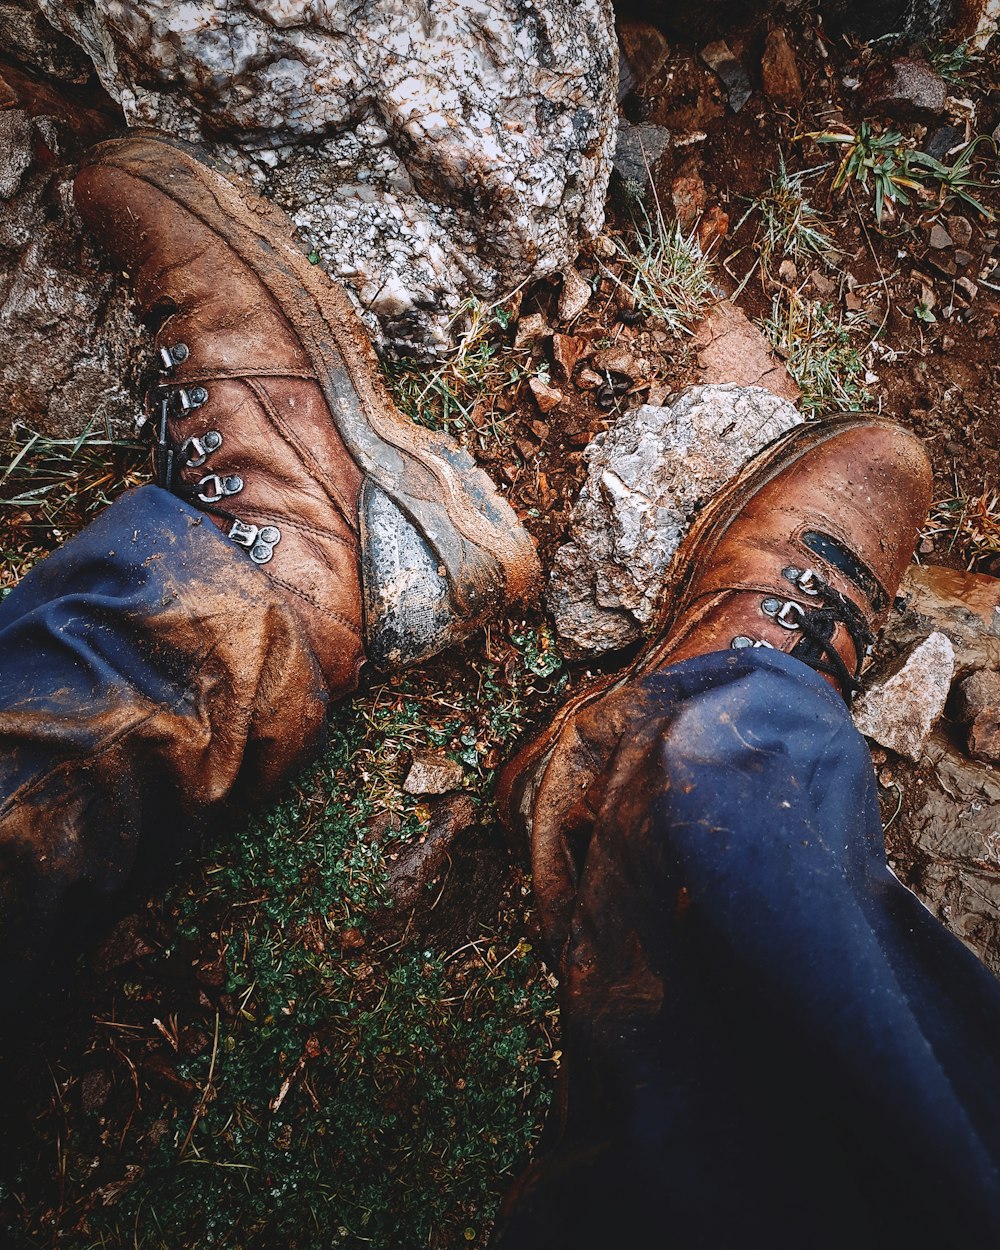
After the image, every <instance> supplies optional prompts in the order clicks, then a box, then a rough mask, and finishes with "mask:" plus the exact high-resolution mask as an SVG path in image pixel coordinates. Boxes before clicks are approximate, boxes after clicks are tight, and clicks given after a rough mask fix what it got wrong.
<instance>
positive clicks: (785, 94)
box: [760, 26, 802, 106]
mask: <svg viewBox="0 0 1000 1250" xmlns="http://www.w3.org/2000/svg"><path fill="white" fill-rule="evenodd" d="M760 73H761V79H762V81H763V84H764V94H765V95H766V96H767V97H768V99H769V100H773V101H774V103H775V104H778V105H786V106H787V105H791V104H798V103H799V102H800V101H801V99H802V76H801V74H800V73H799V67H798V64H797V63H796V60H795V53H794V52H793V50H792V45H791V44H790V43H789V42H788V36H787V35H786V34H785V32H784V31H783V30H782V29H781V27H780V26H776V27H775V28H774V29H773V30H772V31H771V32H770V34H769V35H768V36H767V39H766V40H765V41H764V54H763V56H762V57H761V60H760Z"/></svg>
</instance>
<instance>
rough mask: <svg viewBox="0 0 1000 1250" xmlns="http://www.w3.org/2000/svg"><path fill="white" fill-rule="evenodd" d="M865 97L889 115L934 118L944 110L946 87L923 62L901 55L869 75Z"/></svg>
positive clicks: (870, 104)
mask: <svg viewBox="0 0 1000 1250" xmlns="http://www.w3.org/2000/svg"><path fill="white" fill-rule="evenodd" d="M865 98H866V100H867V102H868V104H869V106H875V107H878V108H881V109H885V110H886V111H887V112H889V113H890V114H891V115H892V117H893V118H921V117H924V118H926V117H937V116H940V114H941V113H943V112H944V109H945V103H946V101H947V98H948V88H947V86H946V85H945V82H944V79H943V78H942V77H941V76H940V74H938V73H936V72H935V71H934V70H933V69H932V68H931V67H930V66H929V65H928V64H927V62H926V61H920V60H917V59H916V58H914V57H909V56H901V57H897V58H896V59H895V60H894V61H893V62H892V64H891V65H888V66H882V67H880V68H878V69H876V70H874V71H873V72H872V73H871V74H869V76H868V78H867V80H866V83H865Z"/></svg>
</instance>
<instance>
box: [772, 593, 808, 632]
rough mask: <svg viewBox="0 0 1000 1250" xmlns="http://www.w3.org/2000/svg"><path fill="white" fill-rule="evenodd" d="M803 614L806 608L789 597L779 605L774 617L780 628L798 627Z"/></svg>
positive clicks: (803, 616)
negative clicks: (779, 607)
mask: <svg viewBox="0 0 1000 1250" xmlns="http://www.w3.org/2000/svg"><path fill="white" fill-rule="evenodd" d="M805 614H806V610H805V608H804V607H803V606H802V604H801V603H796V602H795V600H794V599H789V600H788V601H787V602H786V603H783V604H782V605H781V611H780V612H778V613H777V614H776V615H775V618H774V619H775V620H776V621H777V622H778V624H779V625H780V626H781V628H782V629H799V628H800V625H801V622H802V620H803V619H804V618H805Z"/></svg>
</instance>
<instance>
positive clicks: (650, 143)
mask: <svg viewBox="0 0 1000 1250" xmlns="http://www.w3.org/2000/svg"><path fill="white" fill-rule="evenodd" d="M669 147H670V131H669V130H667V129H666V127H665V126H648V125H645V124H643V125H640V126H630V125H629V124H628V123H627V122H621V123H619V126H618V141H617V144H616V146H615V155H614V162H613V164H614V168H615V171H616V172H617V174H618V176H619V177H620V178H622V179H624V181H625V182H634V183H638V184H639V186H640V187H644V186H645V185H646V183H647V182H648V181H649V177H650V174H651V173H652V172H653V171H654V170H655V169H656V166H657V165H658V164H659V161H660V157H661V156H663V154H664V152H666V150H667V149H668V148H669Z"/></svg>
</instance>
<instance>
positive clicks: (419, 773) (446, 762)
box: [403, 751, 464, 794]
mask: <svg viewBox="0 0 1000 1250" xmlns="http://www.w3.org/2000/svg"><path fill="white" fill-rule="evenodd" d="M463 776H464V773H463V770H462V765H461V764H459V763H458V762H457V761H456V760H453V759H449V757H448V756H447V755H445V753H444V752H443V751H414V752H413V763H412V764H411V765H410V771H409V772H408V773H407V774H406V780H405V781H404V782H403V790H404V791H405V793H406V794H447V793H448V791H449V790H457V789H459V788H460V786H461V784H462V777H463Z"/></svg>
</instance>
